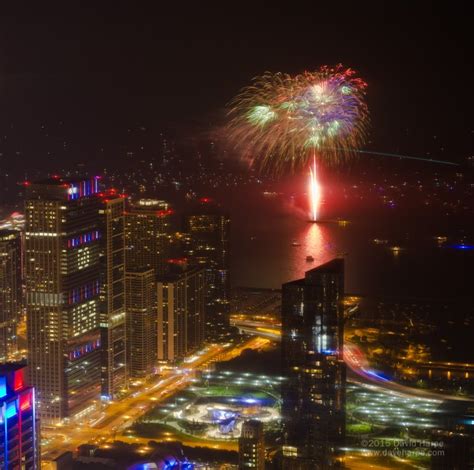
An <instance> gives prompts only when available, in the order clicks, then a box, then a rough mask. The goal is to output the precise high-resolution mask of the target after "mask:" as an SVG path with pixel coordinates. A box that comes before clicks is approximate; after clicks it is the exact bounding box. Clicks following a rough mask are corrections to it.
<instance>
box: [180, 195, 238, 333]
mask: <svg viewBox="0 0 474 470" xmlns="http://www.w3.org/2000/svg"><path fill="white" fill-rule="evenodd" d="M185 232H187V233H188V234H189V237H188V240H189V243H188V246H187V248H186V254H187V256H188V258H189V261H190V263H192V264H194V265H196V266H199V267H201V268H204V269H205V271H206V283H207V288H206V289H207V291H206V314H207V328H206V332H207V333H208V336H210V337H212V338H223V337H225V336H226V335H227V334H228V333H229V309H230V274H229V236H230V218H229V216H228V215H227V214H225V213H223V212H222V211H221V210H220V209H219V207H217V206H216V205H215V204H214V203H213V202H212V200H210V199H209V198H202V199H201V200H200V203H199V205H198V206H197V207H195V208H194V209H193V210H192V211H191V212H189V213H188V214H186V216H185Z"/></svg>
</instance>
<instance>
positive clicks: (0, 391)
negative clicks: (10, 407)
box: [0, 375, 7, 398]
mask: <svg viewBox="0 0 474 470" xmlns="http://www.w3.org/2000/svg"><path fill="white" fill-rule="evenodd" d="M6 396H7V378H6V377H5V376H3V375H2V376H0V398H3V397H6Z"/></svg>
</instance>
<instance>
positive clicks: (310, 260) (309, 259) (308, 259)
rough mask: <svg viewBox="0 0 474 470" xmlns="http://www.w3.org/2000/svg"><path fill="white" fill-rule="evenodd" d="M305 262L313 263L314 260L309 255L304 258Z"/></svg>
mask: <svg viewBox="0 0 474 470" xmlns="http://www.w3.org/2000/svg"><path fill="white" fill-rule="evenodd" d="M306 261H308V262H309V263H311V262H313V261H314V258H313V257H312V256H311V255H308V256H307V257H306Z"/></svg>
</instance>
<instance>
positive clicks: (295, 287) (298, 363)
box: [282, 259, 345, 468]
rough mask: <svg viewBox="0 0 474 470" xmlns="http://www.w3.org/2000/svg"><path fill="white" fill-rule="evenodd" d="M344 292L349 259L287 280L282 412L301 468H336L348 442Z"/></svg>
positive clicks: (284, 313)
mask: <svg viewBox="0 0 474 470" xmlns="http://www.w3.org/2000/svg"><path fill="white" fill-rule="evenodd" d="M343 295H344V260H343V259H334V260H332V261H330V262H328V263H326V264H323V265H321V266H319V267H317V268H315V269H312V270H310V271H307V272H306V274H305V277H304V278H303V279H299V280H297V281H293V282H289V283H287V284H283V292H282V364H283V373H284V375H285V376H286V377H287V380H286V381H285V384H284V386H283V390H282V394H283V397H282V398H283V405H282V415H283V420H284V426H285V440H286V444H287V445H290V446H294V447H296V448H297V449H298V459H299V460H300V462H301V465H303V466H301V468H318V467H317V466H318V465H319V466H320V467H321V468H331V466H332V465H333V464H334V463H335V461H336V458H337V454H338V447H339V446H341V445H342V444H343V442H344V437H345V365H344V362H343V333H344V331H343V320H344V313H343V303H342V302H343ZM305 464H307V467H304V465H305ZM311 465H313V466H311Z"/></svg>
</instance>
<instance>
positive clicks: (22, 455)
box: [0, 364, 40, 470]
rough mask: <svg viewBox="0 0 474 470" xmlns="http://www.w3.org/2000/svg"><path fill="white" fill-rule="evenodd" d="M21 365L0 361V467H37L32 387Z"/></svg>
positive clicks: (33, 392)
mask: <svg viewBox="0 0 474 470" xmlns="http://www.w3.org/2000/svg"><path fill="white" fill-rule="evenodd" d="M24 371H25V369H24V366H23V365H20V364H3V365H0V468H1V469H5V470H7V469H24V470H39V468H40V453H39V435H38V432H37V431H38V426H37V422H36V414H35V391H34V389H33V387H29V386H28V385H27V384H26V379H25V377H24Z"/></svg>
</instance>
